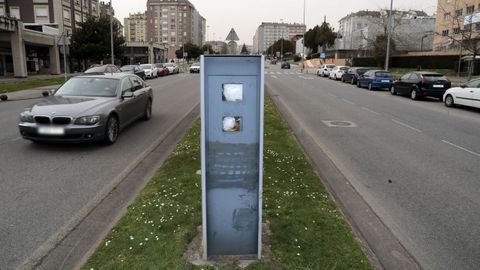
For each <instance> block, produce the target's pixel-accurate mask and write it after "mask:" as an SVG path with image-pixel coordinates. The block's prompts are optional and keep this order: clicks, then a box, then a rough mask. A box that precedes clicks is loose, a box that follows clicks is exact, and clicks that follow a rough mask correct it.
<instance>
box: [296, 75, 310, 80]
mask: <svg viewBox="0 0 480 270" xmlns="http://www.w3.org/2000/svg"><path fill="white" fill-rule="evenodd" d="M298 77H299V78H300V79H304V80H313V78H311V77H304V76H298Z"/></svg>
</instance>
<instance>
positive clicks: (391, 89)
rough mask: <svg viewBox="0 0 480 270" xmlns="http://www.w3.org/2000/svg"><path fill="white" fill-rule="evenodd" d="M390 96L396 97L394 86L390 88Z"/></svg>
mask: <svg viewBox="0 0 480 270" xmlns="http://www.w3.org/2000/svg"><path fill="white" fill-rule="evenodd" d="M390 94H392V95H394V96H395V95H397V90H395V86H393V85H392V87H390Z"/></svg>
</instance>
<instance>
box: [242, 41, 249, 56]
mask: <svg viewBox="0 0 480 270" xmlns="http://www.w3.org/2000/svg"><path fill="white" fill-rule="evenodd" d="M249 53H250V52H249V51H248V49H247V45H245V43H243V46H242V51H241V52H240V54H249Z"/></svg>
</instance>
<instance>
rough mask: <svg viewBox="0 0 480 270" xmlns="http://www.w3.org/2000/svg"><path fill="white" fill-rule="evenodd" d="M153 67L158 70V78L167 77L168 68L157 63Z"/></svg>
mask: <svg viewBox="0 0 480 270" xmlns="http://www.w3.org/2000/svg"><path fill="white" fill-rule="evenodd" d="M155 66H156V67H157V68H158V76H167V75H168V68H167V67H166V66H165V65H164V64H162V63H158V64H155Z"/></svg>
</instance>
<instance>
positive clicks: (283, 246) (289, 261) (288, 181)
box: [83, 99, 373, 270]
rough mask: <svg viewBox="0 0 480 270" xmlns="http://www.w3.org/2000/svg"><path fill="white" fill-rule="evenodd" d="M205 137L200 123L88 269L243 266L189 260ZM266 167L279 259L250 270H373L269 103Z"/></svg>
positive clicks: (268, 214)
mask: <svg viewBox="0 0 480 270" xmlns="http://www.w3.org/2000/svg"><path fill="white" fill-rule="evenodd" d="M199 137H200V127H199V124H198V123H197V124H195V125H194V127H193V128H192V129H191V130H190V131H189V132H188V133H187V135H186V136H185V138H183V139H182V141H181V142H180V143H179V144H178V145H177V147H176V149H175V150H174V151H173V153H172V154H171V155H170V157H169V159H168V160H167V161H166V162H165V164H164V165H163V166H162V168H161V169H160V170H159V171H158V172H157V173H156V175H155V176H154V178H153V179H152V180H151V181H150V183H149V184H147V186H146V187H145V189H144V190H143V191H142V192H141V193H140V194H139V196H138V198H137V199H136V200H135V202H134V203H133V204H132V205H130V206H129V207H128V211H127V213H126V214H125V216H124V217H122V218H121V220H120V221H119V222H118V223H117V225H116V226H115V227H114V228H113V229H112V231H111V232H110V233H109V234H108V236H107V237H106V238H105V239H104V240H103V241H102V243H101V245H100V246H99V247H98V248H97V250H96V252H95V253H94V255H93V256H92V257H91V258H90V260H89V261H88V262H87V264H86V265H85V266H84V267H83V269H87V270H90V269H204V270H207V269H237V267H236V266H235V265H228V266H215V267H214V266H193V265H190V264H189V263H188V262H187V261H185V259H184V258H183V253H184V252H185V250H186V249H187V245H188V244H189V243H190V241H191V240H192V239H193V238H194V237H195V235H196V234H197V227H198V226H199V225H201V177H200V175H198V174H197V173H196V172H197V171H198V169H199V168H200V149H199V141H200V139H199ZM264 170H265V176H264V222H268V224H269V226H268V227H269V229H270V231H271V235H270V241H269V245H271V248H270V249H271V250H272V254H273V255H272V256H271V257H272V258H265V259H264V260H262V261H260V262H257V263H255V264H252V265H250V266H249V267H247V269H249V270H254V269H373V267H372V265H371V264H370V262H369V260H368V259H367V257H366V256H365V254H364V252H363V250H362V249H361V247H360V243H359V242H358V241H357V239H356V238H355V236H354V235H353V233H352V232H351V229H350V228H349V226H348V225H347V223H346V222H345V220H344V217H343V216H342V214H341V213H339V211H338V210H337V208H336V206H335V204H334V202H333V201H332V200H331V199H330V196H329V195H328V193H327V191H326V190H325V188H324V187H323V185H322V184H321V182H320V180H319V178H318V175H317V174H316V173H315V171H314V170H313V168H312V167H311V165H310V164H309V163H308V161H307V159H306V158H305V156H304V154H303V152H302V150H301V149H300V147H299V146H298V144H297V142H296V140H295V138H294V137H293V135H292V134H291V132H290V130H289V129H288V127H287V126H286V124H285V122H284V121H283V120H282V119H281V117H280V115H279V113H278V112H277V110H276V108H275V107H274V105H273V103H272V102H271V100H269V99H267V100H266V104H265V168H264Z"/></svg>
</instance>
